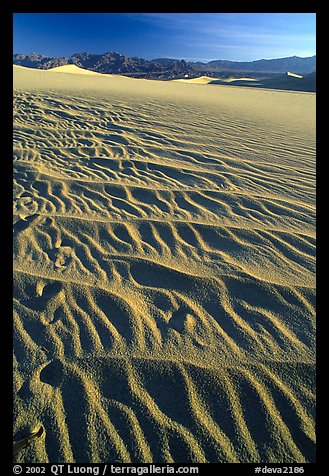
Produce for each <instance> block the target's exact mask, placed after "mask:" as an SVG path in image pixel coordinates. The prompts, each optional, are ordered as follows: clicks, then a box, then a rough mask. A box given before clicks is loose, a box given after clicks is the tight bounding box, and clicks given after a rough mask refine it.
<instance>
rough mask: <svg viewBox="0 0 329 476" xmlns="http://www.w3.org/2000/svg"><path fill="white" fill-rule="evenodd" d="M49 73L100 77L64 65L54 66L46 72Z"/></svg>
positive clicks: (72, 65)
mask: <svg viewBox="0 0 329 476" xmlns="http://www.w3.org/2000/svg"><path fill="white" fill-rule="evenodd" d="M48 72H49V73H71V74H89V75H98V76H99V75H100V73H97V72H96V71H90V70H89V69H84V68H79V66H76V65H75V64H65V65H63V66H56V67H55V68H51V69H49V70H48Z"/></svg>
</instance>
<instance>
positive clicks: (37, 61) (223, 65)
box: [13, 51, 316, 78]
mask: <svg viewBox="0 0 329 476" xmlns="http://www.w3.org/2000/svg"><path fill="white" fill-rule="evenodd" d="M13 62H14V64H16V65H20V66H26V67H30V68H39V69H50V68H54V67H56V66H62V65H66V64H75V65H76V66H79V67H80V68H84V69H88V70H92V71H97V72H99V73H105V74H126V75H132V76H134V75H136V76H138V75H142V76H146V77H164V78H166V77H172V76H177V75H182V74H208V75H209V74H210V75H212V74H214V73H225V72H238V71H239V72H243V71H244V72H253V73H264V74H270V73H271V74H272V73H285V72H287V71H291V72H292V73H296V74H301V75H304V74H309V73H312V72H314V71H316V56H315V55H314V56H311V57H307V58H301V57H298V56H291V57H287V58H278V59H269V60H266V59H260V60H256V61H244V62H240V61H228V60H213V61H209V62H208V63H202V62H190V61H185V60H183V59H182V60H178V59H171V58H157V59H152V60H145V59H143V58H137V57H128V56H124V55H121V54H119V53H116V52H111V51H110V52H107V53H104V54H92V53H75V54H73V55H72V56H70V57H69V58H65V57H51V56H45V55H41V54H37V53H31V54H14V55H13Z"/></svg>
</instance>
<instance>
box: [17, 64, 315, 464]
mask: <svg viewBox="0 0 329 476" xmlns="http://www.w3.org/2000/svg"><path fill="white" fill-rule="evenodd" d="M70 70H71V72H72V71H73V69H72V68H70ZM66 73H68V71H67V69H64V70H62V73H61V74H52V72H51V71H39V70H38V71H34V70H28V69H27V68H16V67H15V68H14V88H15V92H14V128H15V134H14V224H13V229H14V439H15V441H18V440H21V439H23V438H25V437H26V436H27V435H29V434H30V433H31V432H33V430H35V429H39V428H40V427H41V426H42V428H44V433H43V434H42V436H41V437H40V438H38V439H35V440H33V442H31V444H30V445H29V446H28V447H26V448H24V449H21V450H20V451H19V452H18V453H17V454H16V456H15V461H16V462H18V463H28V462H37V463H41V462H52V463H61V462H79V463H84V462H94V463H97V462H113V463H115V462H118V463H120V462H121V463H122V462H123V463H129V462H134V463H143V462H157V463H166V462H179V463H191V462H200V463H202V462H284V463H296V462H297V463H302V462H313V461H314V460H315V249H316V248H315V246H316V241H315V95H314V94H308V93H302V94H300V93H290V92H288V91H271V90H256V89H245V88H239V87H235V88H228V87H226V86H221V85H219V86H216V87H205V88H201V87H199V86H193V84H192V85H191V84H184V83H182V84H177V82H172V81H171V82H158V81H147V80H131V79H129V78H123V77H115V76H110V75H109V76H107V75H97V76H96V75H94V74H90V75H89V72H88V74H81V75H78V74H75V75H71V73H69V74H66ZM191 90H194V91H196V90H198V91H197V92H196V93H195V94H191Z"/></svg>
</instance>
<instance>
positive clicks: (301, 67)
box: [207, 55, 316, 75]
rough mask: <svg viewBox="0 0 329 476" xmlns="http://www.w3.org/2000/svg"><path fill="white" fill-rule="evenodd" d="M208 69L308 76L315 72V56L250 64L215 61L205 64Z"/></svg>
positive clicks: (264, 60)
mask: <svg viewBox="0 0 329 476" xmlns="http://www.w3.org/2000/svg"><path fill="white" fill-rule="evenodd" d="M207 65H208V67H210V68H220V69H225V70H227V71H252V72H253V71H254V72H262V73H286V72H287V71H291V72H292V73H296V74H301V75H303V74H309V73H313V72H314V71H315V70H316V56H315V55H314V56H310V57H307V58H300V57H299V56H291V57H288V58H278V59H270V60H266V59H261V60H257V61H250V62H240V61H226V60H215V61H210V62H209V63H207Z"/></svg>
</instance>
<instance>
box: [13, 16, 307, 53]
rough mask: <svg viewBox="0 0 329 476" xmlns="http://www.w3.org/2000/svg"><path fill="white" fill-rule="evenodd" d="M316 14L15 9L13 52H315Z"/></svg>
mask: <svg viewBox="0 0 329 476" xmlns="http://www.w3.org/2000/svg"><path fill="white" fill-rule="evenodd" d="M315 23H316V18H315V13H16V14H14V53H32V52H36V53H41V54H44V55H49V56H71V55H72V54H73V53H80V52H84V51H86V52H89V53H105V52H107V51H116V52H118V53H121V54H123V55H126V56H138V57H141V58H145V59H154V58H163V57H167V58H179V59H186V60H188V61H210V60H213V59H227V60H235V61H252V60H257V59H262V58H266V59H270V58H282V57H285V56H294V55H296V56H302V57H305V56H312V55H314V54H315V53H316V51H315Z"/></svg>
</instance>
